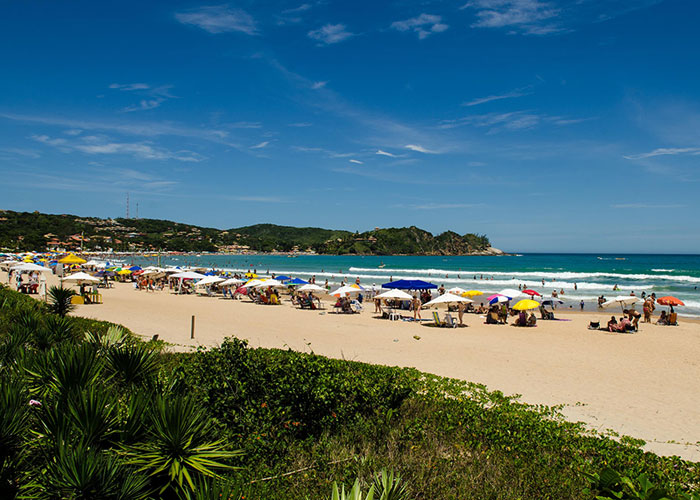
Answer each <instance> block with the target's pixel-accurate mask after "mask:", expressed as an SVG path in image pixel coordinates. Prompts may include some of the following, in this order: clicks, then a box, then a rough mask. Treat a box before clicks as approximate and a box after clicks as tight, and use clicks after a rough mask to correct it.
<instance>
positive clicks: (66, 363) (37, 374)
mask: <svg viewBox="0 0 700 500" xmlns="http://www.w3.org/2000/svg"><path fill="white" fill-rule="evenodd" d="M103 369H104V362H103V360H102V359H101V358H100V357H99V356H98V354H97V351H96V350H95V348H94V347H93V346H91V345H89V344H81V345H78V346H74V345H71V344H68V345H65V346H57V347H55V348H53V349H52V350H51V351H49V352H48V353H47V355H46V356H45V358H44V359H40V360H38V361H37V362H36V364H35V366H34V367H33V368H32V369H29V370H28V371H29V373H30V375H31V376H32V377H33V379H34V382H35V383H33V384H32V385H33V386H34V387H37V388H38V391H39V394H50V395H51V396H52V397H57V398H60V399H65V398H67V397H68V396H69V395H70V394H72V393H73V392H81V391H82V390H83V389H85V388H87V387H90V386H92V385H94V384H97V383H98V381H99V383H101V384H104V383H106V382H107V381H108V378H109V377H108V376H107V374H105V373H104V370H103ZM38 382H41V385H39V384H38Z"/></svg>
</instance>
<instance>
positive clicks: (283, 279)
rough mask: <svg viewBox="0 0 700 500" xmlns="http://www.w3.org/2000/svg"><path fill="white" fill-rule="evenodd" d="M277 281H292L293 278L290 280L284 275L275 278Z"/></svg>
mask: <svg viewBox="0 0 700 500" xmlns="http://www.w3.org/2000/svg"><path fill="white" fill-rule="evenodd" d="M275 279H276V280H277V281H289V280H291V279H292V278H290V277H289V276H284V275H283V276H275Z"/></svg>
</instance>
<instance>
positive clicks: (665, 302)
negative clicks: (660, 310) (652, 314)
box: [656, 295, 685, 306]
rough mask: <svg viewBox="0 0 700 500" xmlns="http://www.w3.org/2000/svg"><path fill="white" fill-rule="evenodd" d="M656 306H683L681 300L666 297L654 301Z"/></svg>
mask: <svg viewBox="0 0 700 500" xmlns="http://www.w3.org/2000/svg"><path fill="white" fill-rule="evenodd" d="M656 302H657V303H658V304H661V305H662V306H684V305H685V304H684V303H683V301H682V300H681V299H678V298H676V297H672V296H670V295H667V296H666V297H660V298H658V299H656Z"/></svg>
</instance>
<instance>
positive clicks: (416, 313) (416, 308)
mask: <svg viewBox="0 0 700 500" xmlns="http://www.w3.org/2000/svg"><path fill="white" fill-rule="evenodd" d="M412 305H413V320H414V321H417V320H420V319H422V318H421V317H420V310H421V308H422V307H423V303H422V302H421V301H420V299H419V298H418V295H414V296H413V301H412Z"/></svg>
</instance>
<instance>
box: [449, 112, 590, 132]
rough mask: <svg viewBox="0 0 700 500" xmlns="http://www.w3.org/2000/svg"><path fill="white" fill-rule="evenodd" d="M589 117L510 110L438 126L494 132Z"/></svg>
mask: <svg viewBox="0 0 700 500" xmlns="http://www.w3.org/2000/svg"><path fill="white" fill-rule="evenodd" d="M591 119H592V118H577V119H568V118H563V117H561V116H550V115H546V114H542V113H536V112H532V111H510V112H506V113H485V114H480V115H470V116H465V117H464V118H459V119H457V120H444V121H442V122H441V123H440V125H439V128H442V129H451V128H457V127H462V126H465V125H472V126H474V127H480V128H489V129H490V132H496V131H498V130H526V129H531V128H534V127H537V126H538V125H541V124H551V125H557V126H566V125H573V124H576V123H581V122H584V121H588V120H591Z"/></svg>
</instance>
